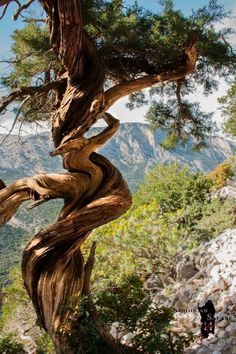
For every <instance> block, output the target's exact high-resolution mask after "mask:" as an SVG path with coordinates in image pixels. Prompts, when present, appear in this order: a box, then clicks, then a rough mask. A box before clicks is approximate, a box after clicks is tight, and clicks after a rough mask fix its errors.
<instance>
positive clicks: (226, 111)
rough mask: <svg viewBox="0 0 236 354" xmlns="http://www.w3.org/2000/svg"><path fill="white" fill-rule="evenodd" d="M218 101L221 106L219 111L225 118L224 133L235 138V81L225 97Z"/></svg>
mask: <svg viewBox="0 0 236 354" xmlns="http://www.w3.org/2000/svg"><path fill="white" fill-rule="evenodd" d="M218 101H219V103H220V104H221V111H222V113H223V116H224V117H225V122H224V130H225V132H226V133H229V134H231V135H233V136H236V81H234V83H233V84H232V86H231V87H230V89H229V90H228V91H227V93H226V95H225V96H223V97H221V98H220V99H219V100H218Z"/></svg>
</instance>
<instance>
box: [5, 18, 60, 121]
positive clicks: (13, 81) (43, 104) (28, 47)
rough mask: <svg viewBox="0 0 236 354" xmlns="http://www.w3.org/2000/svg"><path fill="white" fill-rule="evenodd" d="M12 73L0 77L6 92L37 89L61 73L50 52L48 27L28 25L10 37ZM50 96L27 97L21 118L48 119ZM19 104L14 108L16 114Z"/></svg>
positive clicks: (50, 94)
mask: <svg viewBox="0 0 236 354" xmlns="http://www.w3.org/2000/svg"><path fill="white" fill-rule="evenodd" d="M12 41H13V44H12V47H11V52H12V54H13V58H12V61H11V71H10V73H9V74H7V75H5V76H4V77H2V78H1V84H2V85H4V86H6V87H7V88H8V89H9V90H11V89H15V88H18V87H21V86H39V85H42V84H47V83H49V82H50V81H52V80H53V79H55V77H56V74H57V72H58V71H59V70H60V64H59V61H58V59H57V57H56V55H55V53H54V52H53V51H52V50H50V48H51V46H50V41H49V31H48V27H45V26H44V27H42V26H39V25H38V24H36V23H29V24H27V25H26V26H25V27H24V28H23V29H21V30H16V31H14V33H13V34H12ZM53 97H54V95H53V93H48V94H41V96H40V97H37V98H35V97H33V96H32V97H29V98H28V100H27V102H26V103H25V104H24V106H23V107H22V109H21V115H20V117H19V118H20V119H21V120H24V121H27V122H32V121H35V120H47V119H48V118H49V116H50V111H51V109H52V100H53ZM17 111H18V105H16V106H15V107H13V112H15V113H17Z"/></svg>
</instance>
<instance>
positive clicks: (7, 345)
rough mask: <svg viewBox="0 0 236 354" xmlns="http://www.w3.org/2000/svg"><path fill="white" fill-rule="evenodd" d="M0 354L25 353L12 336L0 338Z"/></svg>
mask: <svg viewBox="0 0 236 354" xmlns="http://www.w3.org/2000/svg"><path fill="white" fill-rule="evenodd" d="M0 353H1V354H24V353H26V351H25V350H24V347H23V345H22V344H20V343H18V342H17V341H16V339H15V338H14V335H13V334H8V335H6V336H3V337H2V336H0Z"/></svg>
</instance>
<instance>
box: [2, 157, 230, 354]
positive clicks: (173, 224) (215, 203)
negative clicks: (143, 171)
mask: <svg viewBox="0 0 236 354" xmlns="http://www.w3.org/2000/svg"><path fill="white" fill-rule="evenodd" d="M233 164H234V160H232V161H229V162H226V163H224V164H223V165H220V166H218V167H217V168H216V169H215V170H214V171H212V172H211V173H210V174H209V175H208V176H207V178H206V176H204V175H202V174H192V173H190V171H189V169H188V168H181V167H180V166H179V165H178V164H171V165H166V166H161V165H158V166H157V167H156V168H155V169H154V170H153V171H151V172H150V173H149V174H148V175H147V177H146V180H145V182H144V183H143V184H142V185H141V186H140V188H139V190H138V192H137V193H136V194H135V195H134V203H133V206H132V209H131V210H130V211H128V212H127V213H126V214H125V215H124V216H123V217H121V218H120V219H119V220H116V221H114V222H112V223H109V224H107V225H106V226H103V227H101V228H100V229H98V230H97V231H96V232H94V235H93V238H94V240H96V241H97V244H98V246H97V255H96V263H95V268H94V271H93V285H92V286H93V290H95V289H96V291H94V293H96V297H95V298H94V301H95V303H96V306H97V308H98V311H99V313H100V314H101V319H102V321H103V323H104V324H105V325H106V326H107V327H108V328H109V327H110V325H111V323H114V322H118V323H119V331H120V332H122V331H124V329H125V330H126V332H123V333H127V331H128V332H132V333H136V335H135V336H134V338H133V339H132V343H133V348H135V350H136V352H139V351H140V352H141V353H154V352H156V351H157V348H158V350H159V352H160V353H171V352H173V350H175V351H174V352H176V353H181V351H182V348H183V347H184V346H185V345H186V344H187V343H188V342H189V341H190V340H191V334H184V336H182V337H178V338H175V340H174V339H173V338H172V336H171V334H170V332H169V329H168V328H169V322H170V320H171V318H172V311H171V309H156V308H153V309H152V310H150V305H151V303H152V298H151V294H150V291H149V290H148V289H147V287H146V281H147V279H148V278H149V277H150V276H151V275H152V274H157V275H158V277H159V279H160V282H161V283H162V284H164V283H165V282H168V280H169V279H171V278H175V267H174V262H175V255H176V253H177V251H178V249H183V248H185V249H186V250H188V249H191V248H193V247H195V246H197V245H198V244H199V243H200V242H202V241H203V240H209V239H211V238H213V237H215V236H216V235H218V234H219V233H220V232H221V231H223V230H224V229H226V228H228V227H232V226H233V224H234V222H235V206H234V203H233V202H232V201H229V200H228V201H221V200H218V199H214V200H211V198H210V195H211V193H212V190H215V189H216V186H218V185H219V181H221V186H222V185H223V184H224V183H226V181H227V178H228V177H229V176H231V175H232V173H231V172H232V171H231V170H230V166H231V167H232V166H233ZM222 166H223V167H222ZM229 171H231V172H229ZM222 181H223V182H222ZM88 248H89V244H87V245H86V247H85V248H84V252H85V253H86V251H87V249H88ZM13 279H14V281H13V283H12V285H10V286H8V287H7V288H5V290H4V292H5V294H6V295H5V300H4V306H3V315H2V317H1V326H2V328H6V324H7V323H8V322H9V319H10V318H11V317H12V316H14V313H15V311H16V309H17V308H18V307H19V306H23V308H24V309H25V308H27V307H28V306H29V304H28V300H27V296H26V294H24V291H23V290H22V284H21V280H20V272H14V273H13ZM86 301H87V299H86V298H83V299H82V307H81V308H80V310H79V313H77V315H78V316H79V317H80V319H81V318H82V324H83V325H82V327H81V331H82V332H81V335H83V336H85V337H86V338H87V350H89V353H95V351H94V350H95V349H94V348H97V349H96V350H99V349H98V348H99V347H101V346H102V340H101V337H100V336H99V334H98V333H97V332H96V329H95V328H94V327H93V323H91V322H90V320H89V317H88V316H87V313H86V310H85V308H86V306H83V304H84V303H86ZM148 309H149V311H148ZM24 311H25V310H24ZM76 311H77V309H76V308H75V313H76ZM91 331H93V333H95V335H94V336H93V338H94V340H93V341H91V335H90V334H91ZM6 335H7V336H8V333H7V334H6ZM7 338H8V337H7ZM71 338H72V339H71V340H72V341H73V345H74V348H75V350H81V349H83V348H80V344H79V342H78V341H76V338H74V337H73V333H72V336H71ZM3 340H4V341H5V342H6V337H4V338H3ZM3 340H2V341H3ZM5 342H4V343H5ZM37 343H38V353H51V350H52V346H51V343H50V340H49V338H48V337H47V336H45V335H44V334H43V333H40V335H38V340H37ZM13 344H14V341H13ZM98 352H99V351H98ZM16 353H17V352H16Z"/></svg>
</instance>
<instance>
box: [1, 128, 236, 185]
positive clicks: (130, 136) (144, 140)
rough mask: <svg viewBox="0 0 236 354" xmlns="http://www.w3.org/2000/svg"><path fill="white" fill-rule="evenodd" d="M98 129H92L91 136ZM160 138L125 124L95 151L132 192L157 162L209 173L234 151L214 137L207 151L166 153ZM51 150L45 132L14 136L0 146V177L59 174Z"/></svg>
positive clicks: (185, 147) (187, 148)
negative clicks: (106, 161)
mask: <svg viewBox="0 0 236 354" xmlns="http://www.w3.org/2000/svg"><path fill="white" fill-rule="evenodd" d="M101 129H102V128H93V129H92V130H91V135H95V134H97V133H98V132H100V131H101ZM164 137H165V133H164V132H163V131H160V130H158V131H156V132H153V131H152V130H151V129H150V128H149V126H148V125H147V124H140V123H125V124H121V127H120V130H119V132H118V133H117V134H116V135H115V136H114V137H113V138H112V139H111V140H110V141H109V142H108V143H107V144H106V145H105V146H103V147H102V148H101V149H100V151H99V152H100V153H101V154H103V155H104V156H106V157H107V158H108V159H109V160H111V161H112V162H113V163H114V164H115V165H116V166H117V167H118V168H119V169H120V171H121V172H122V173H123V175H124V177H125V179H126V180H127V181H128V183H129V185H130V187H131V189H132V190H133V191H134V190H136V188H137V186H138V185H139V183H140V182H141V181H142V180H143V178H144V175H145V173H146V172H147V171H148V170H149V169H151V168H152V167H154V166H155V165H156V164H157V163H162V164H166V163H171V162H178V163H180V164H181V165H187V166H189V167H190V168H191V170H193V171H202V172H209V171H210V170H212V169H214V168H215V166H216V165H217V164H219V163H220V162H222V161H223V160H224V159H226V158H228V157H229V156H231V155H232V154H233V152H234V150H235V145H234V144H233V143H231V142H229V141H227V140H225V139H223V138H221V137H217V136H212V137H209V138H207V144H208V148H204V149H202V150H201V151H200V152H198V151H194V150H193V145H194V144H193V141H192V140H191V141H189V142H188V143H187V144H185V145H181V144H178V145H177V146H176V148H175V149H173V150H166V149H164V148H163V147H162V146H161V145H160V143H161V141H162V140H163V139H164ZM0 138H2V136H0ZM52 150H53V147H52V142H51V139H50V136H49V133H44V134H40V135H28V136H25V137H23V138H21V142H19V138H18V136H16V135H11V136H10V137H9V138H8V139H7V140H6V142H5V143H4V145H2V146H0V178H1V179H3V180H4V181H6V182H7V183H9V182H12V181H13V180H15V179H17V178H20V177H24V176H30V175H33V174H35V173H42V172H60V171H62V166H61V162H60V157H54V158H51V157H50V156H49V151H52Z"/></svg>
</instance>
